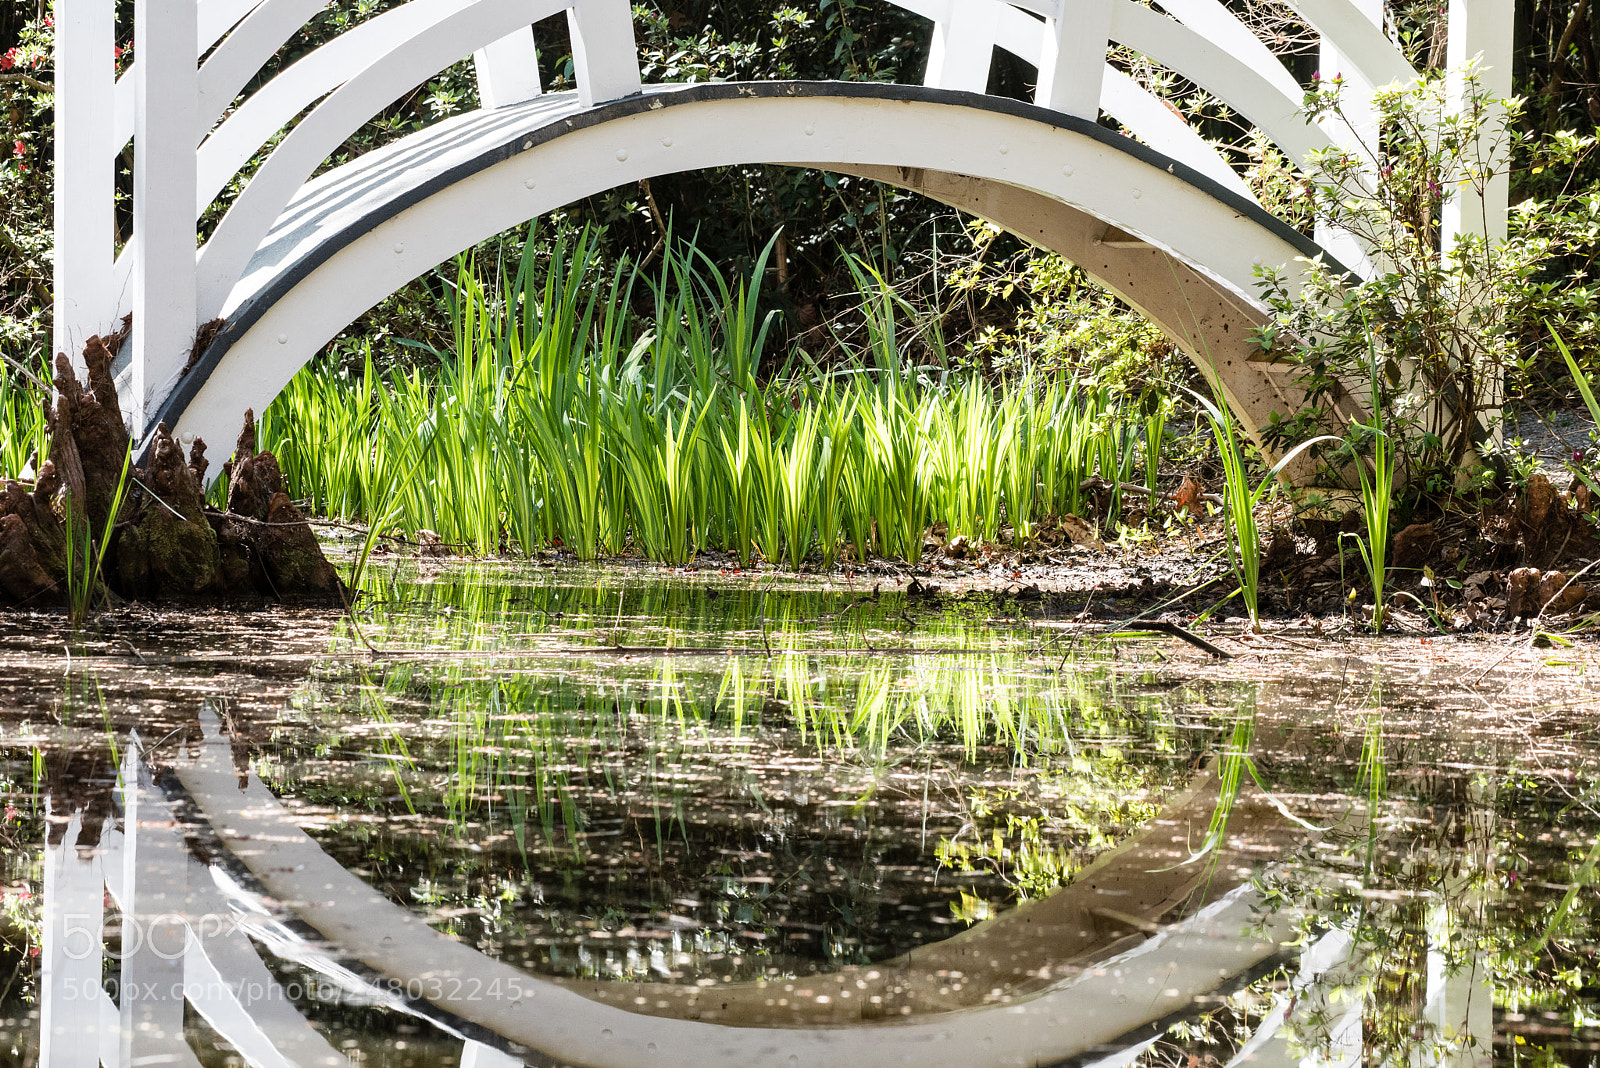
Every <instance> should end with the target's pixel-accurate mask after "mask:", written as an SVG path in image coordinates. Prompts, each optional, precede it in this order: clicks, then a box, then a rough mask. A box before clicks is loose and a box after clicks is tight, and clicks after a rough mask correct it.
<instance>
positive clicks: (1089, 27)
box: [1034, 0, 1111, 122]
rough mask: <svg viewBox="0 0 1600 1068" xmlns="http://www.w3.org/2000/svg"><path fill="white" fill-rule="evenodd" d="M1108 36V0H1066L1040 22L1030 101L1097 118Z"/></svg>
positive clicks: (1109, 9) (1094, 120) (1109, 6)
mask: <svg viewBox="0 0 1600 1068" xmlns="http://www.w3.org/2000/svg"><path fill="white" fill-rule="evenodd" d="M1110 35H1111V3H1110V0H1065V2H1064V3H1063V4H1062V10H1061V12H1060V13H1059V14H1058V15H1055V16H1053V17H1050V18H1046V19H1045V22H1044V47H1043V48H1041V49H1040V51H1039V86H1038V88H1037V89H1036V90H1035V92H1034V103H1036V104H1038V105H1039V106H1040V107H1046V108H1050V109H1051V110H1052V111H1061V112H1065V113H1066V114H1068V115H1076V116H1078V117H1079V118H1083V119H1088V120H1089V121H1090V122H1096V121H1098V120H1099V118H1100V94H1101V91H1102V89H1103V87H1104V84H1105V70H1106V45H1107V43H1108V39H1109V37H1110Z"/></svg>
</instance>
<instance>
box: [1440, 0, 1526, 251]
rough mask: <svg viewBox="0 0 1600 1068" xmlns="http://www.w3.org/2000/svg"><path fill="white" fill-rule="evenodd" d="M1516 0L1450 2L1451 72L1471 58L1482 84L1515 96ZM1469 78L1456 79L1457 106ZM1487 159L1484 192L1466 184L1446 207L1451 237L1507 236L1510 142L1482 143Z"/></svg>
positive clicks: (1493, 116) (1498, 94) (1494, 93)
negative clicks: (1512, 63) (1512, 87)
mask: <svg viewBox="0 0 1600 1068" xmlns="http://www.w3.org/2000/svg"><path fill="white" fill-rule="evenodd" d="M1513 12H1514V0H1450V24H1449V40H1448V44H1447V46H1446V56H1447V62H1448V63H1449V67H1450V69H1451V70H1452V71H1459V70H1460V69H1461V68H1463V67H1465V66H1466V65H1467V64H1468V63H1469V62H1474V61H1476V62H1477V64H1478V68H1479V71H1480V74H1479V78H1480V83H1479V84H1480V85H1481V86H1482V88H1483V89H1484V91H1486V92H1487V93H1488V94H1489V96H1490V97H1491V98H1497V99H1504V98H1506V97H1509V96H1510V95H1511V42H1512V36H1513V33H1512V31H1513V25H1514V19H1513ZM1464 88H1465V86H1464V82H1463V80H1462V79H1460V78H1454V82H1453V85H1452V92H1451V96H1452V103H1453V104H1454V105H1455V107H1456V108H1458V109H1459V108H1461V107H1462V106H1463V105H1464V104H1465V100H1464V99H1463V96H1464ZM1499 119H1500V114H1499V113H1498V110H1495V111H1491V112H1490V114H1489V115H1488V116H1487V123H1486V125H1488V126H1489V127H1490V130H1489V131H1488V132H1489V133H1490V134H1491V135H1492V133H1493V129H1492V127H1493V126H1494V125H1496V124H1497V123H1498V121H1499ZM1480 151H1481V153H1482V155H1483V163H1484V165H1485V166H1487V167H1488V168H1490V175H1491V176H1490V178H1489V179H1488V181H1487V182H1485V183H1484V185H1483V187H1482V189H1481V191H1480V190H1479V189H1477V188H1473V187H1467V188H1463V189H1462V190H1460V191H1459V192H1458V193H1457V194H1456V195H1455V196H1453V197H1451V198H1450V199H1449V200H1448V201H1446V202H1445V205H1444V227H1443V229H1444V233H1445V235H1446V240H1455V239H1457V238H1459V237H1461V236H1464V235H1467V234H1473V235H1477V236H1480V237H1486V238H1488V239H1489V240H1490V241H1504V240H1505V239H1506V213H1507V207H1508V204H1509V202H1510V199H1511V176H1510V174H1509V173H1507V163H1508V162H1509V152H1510V146H1509V145H1507V144H1505V143H1504V142H1499V143H1493V144H1490V143H1482V142H1480Z"/></svg>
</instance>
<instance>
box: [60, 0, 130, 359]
mask: <svg viewBox="0 0 1600 1068" xmlns="http://www.w3.org/2000/svg"><path fill="white" fill-rule="evenodd" d="M115 43H116V39H115V10H114V8H113V5H112V3H111V2H110V0H79V2H77V3H73V4H62V5H60V7H59V10H57V12H56V46H55V47H56V54H55V69H56V77H55V87H56V88H55V94H56V100H55V108H56V125H55V183H56V189H55V268H54V275H55V277H54V290H55V308H54V316H55V320H54V332H53V336H52V338H51V344H52V348H53V351H55V352H65V353H66V354H67V355H68V356H70V357H72V359H73V361H74V363H75V364H80V365H81V362H82V359H83V343H84V341H85V340H86V339H87V338H88V337H89V336H90V335H91V334H104V333H107V332H109V331H110V330H111V329H112V327H113V320H114V319H115V318H116V294H115V293H113V292H112V291H111V264H112V257H113V254H114V249H113V248H112V233H113V218H112V210H113V206H114V204H115V196H116V189H115V186H114V184H113V182H114V172H113V170H112V168H113V165H114V159H113V156H114V149H113V148H112V145H111V137H112V120H113V106H112V104H113V96H114V94H115V90H116V67H115V62H114V60H113V57H112V49H113V48H114V47H115Z"/></svg>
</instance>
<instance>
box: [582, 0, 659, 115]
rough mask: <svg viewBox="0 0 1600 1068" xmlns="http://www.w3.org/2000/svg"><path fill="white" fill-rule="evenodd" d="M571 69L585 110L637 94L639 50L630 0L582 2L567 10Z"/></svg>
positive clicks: (589, 0) (639, 86)
mask: <svg viewBox="0 0 1600 1068" xmlns="http://www.w3.org/2000/svg"><path fill="white" fill-rule="evenodd" d="M567 25H568V27H569V28H570V29H571V31H572V66H573V69H574V71H575V73H576V75H577V79H578V100H579V102H580V103H582V104H583V106H584V107H592V106H594V105H595V104H604V103H606V102H608V101H611V100H621V99H622V98H623V97H628V96H634V95H636V94H638V92H639V91H640V89H641V88H643V83H642V81H641V79H640V77H639V49H638V47H637V45H635V44H634V40H633V8H632V7H631V6H630V5H629V4H628V3H627V0H582V2H581V3H577V4H574V5H573V6H572V7H570V8H568V9H567Z"/></svg>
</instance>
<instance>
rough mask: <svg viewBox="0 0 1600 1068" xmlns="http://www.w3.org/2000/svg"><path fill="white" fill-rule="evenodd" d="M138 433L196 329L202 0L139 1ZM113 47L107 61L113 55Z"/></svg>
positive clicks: (135, 297)
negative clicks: (198, 54) (199, 14)
mask: <svg viewBox="0 0 1600 1068" xmlns="http://www.w3.org/2000/svg"><path fill="white" fill-rule="evenodd" d="M133 34H134V49H135V55H136V56H137V62H136V63H135V64H134V68H133V73H134V77H135V79H136V80H135V82H134V104H133V108H134V118H133V153H134V161H133V240H134V255H135V257H136V259H135V261H134V264H133V272H132V289H133V337H132V343H133V365H132V370H133V383H132V385H133V389H132V396H131V398H128V400H129V401H130V402H131V406H132V411H131V413H130V414H131V416H132V423H133V425H132V427H131V428H130V429H131V430H132V431H133V436H134V438H135V439H136V440H137V439H139V438H143V437H144V436H145V434H146V432H147V431H148V430H149V428H150V420H151V416H152V415H153V413H154V412H155V411H156V409H157V408H158V407H159V405H160V403H161V401H162V400H163V399H164V398H165V397H166V395H167V393H168V391H169V390H170V389H171V388H172V384H173V382H174V381H175V380H176V379H177V377H178V376H179V375H180V374H181V373H182V372H183V366H184V363H185V361H186V360H187V359H188V356H189V349H190V347H191V345H192V344H193V343H194V337H195V326H196V325H197V324H196V322H195V212H194V207H195V188H196V179H195V145H196V144H198V143H199V141H200V130H199V128H198V114H199V99H198V77H197V75H198V73H199V72H198V68H197V66H196V62H195V52H196V49H197V47H198V45H197V42H198V32H197V29H196V17H195V0H138V2H137V3H136V4H135V6H134V23H133ZM109 55H110V53H109V51H108V52H107V55H106V57H103V62H107V63H109V62H110V59H109Z"/></svg>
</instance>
